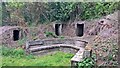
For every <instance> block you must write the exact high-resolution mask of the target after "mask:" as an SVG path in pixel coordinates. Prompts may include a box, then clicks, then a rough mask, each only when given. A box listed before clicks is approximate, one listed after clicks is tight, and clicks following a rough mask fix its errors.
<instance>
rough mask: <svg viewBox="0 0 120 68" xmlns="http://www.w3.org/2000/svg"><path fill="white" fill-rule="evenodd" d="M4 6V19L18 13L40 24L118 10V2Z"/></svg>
mask: <svg viewBox="0 0 120 68" xmlns="http://www.w3.org/2000/svg"><path fill="white" fill-rule="evenodd" d="M2 7H3V17H4V18H3V20H4V19H6V17H9V18H10V14H12V13H17V14H18V15H21V16H23V17H21V16H18V17H21V18H24V19H23V20H24V21H25V22H26V23H27V24H29V25H31V24H33V23H35V24H36V25H38V24H39V23H42V24H43V23H46V22H53V21H60V22H68V21H70V22H73V21H74V20H90V19H94V18H99V17H101V16H104V15H107V14H110V13H112V12H114V11H116V10H117V8H118V2H46V3H43V2H31V3H29V2H25V3H21V2H14V3H12V2H8V3H3V4H2ZM7 11H9V12H7ZM16 11H19V12H16Z"/></svg>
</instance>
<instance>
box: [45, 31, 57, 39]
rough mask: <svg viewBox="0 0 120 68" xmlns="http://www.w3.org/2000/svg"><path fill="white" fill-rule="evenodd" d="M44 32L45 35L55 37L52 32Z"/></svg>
mask: <svg viewBox="0 0 120 68" xmlns="http://www.w3.org/2000/svg"><path fill="white" fill-rule="evenodd" d="M44 33H45V36H46V37H54V38H56V37H57V36H56V35H55V34H54V33H53V32H49V31H45V32H44Z"/></svg>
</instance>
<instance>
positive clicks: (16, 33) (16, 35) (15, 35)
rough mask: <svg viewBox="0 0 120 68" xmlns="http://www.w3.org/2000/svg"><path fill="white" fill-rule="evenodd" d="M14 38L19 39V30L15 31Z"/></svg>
mask: <svg viewBox="0 0 120 68" xmlns="http://www.w3.org/2000/svg"><path fill="white" fill-rule="evenodd" d="M13 40H14V41H17V40H19V30H14V31H13Z"/></svg>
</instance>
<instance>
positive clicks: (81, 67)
mask: <svg viewBox="0 0 120 68" xmlns="http://www.w3.org/2000/svg"><path fill="white" fill-rule="evenodd" d="M94 66H95V62H94V61H93V59H92V58H90V57H89V58H85V59H83V61H81V62H79V63H78V68H94Z"/></svg>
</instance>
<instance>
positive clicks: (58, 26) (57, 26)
mask: <svg viewBox="0 0 120 68" xmlns="http://www.w3.org/2000/svg"><path fill="white" fill-rule="evenodd" d="M60 25H61V24H55V34H56V35H57V36H59V35H60Z"/></svg>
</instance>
